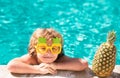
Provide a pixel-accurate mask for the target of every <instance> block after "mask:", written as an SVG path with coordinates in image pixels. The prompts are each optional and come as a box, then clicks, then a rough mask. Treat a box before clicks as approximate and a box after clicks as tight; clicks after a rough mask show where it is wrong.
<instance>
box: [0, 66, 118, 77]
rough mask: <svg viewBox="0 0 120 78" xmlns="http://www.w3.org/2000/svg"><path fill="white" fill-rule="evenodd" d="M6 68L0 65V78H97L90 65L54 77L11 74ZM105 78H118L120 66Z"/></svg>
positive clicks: (59, 72) (59, 73) (62, 72)
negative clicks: (84, 68)
mask: <svg viewBox="0 0 120 78" xmlns="http://www.w3.org/2000/svg"><path fill="white" fill-rule="evenodd" d="M6 67H7V66H6V65H0V73H1V74H0V78H53V77H55V78H99V77H97V76H96V75H95V74H94V73H93V72H92V70H91V65H89V67H88V68H87V69H86V70H84V71H80V72H73V71H58V73H57V74H56V75H50V74H48V75H32V74H12V73H10V72H9V71H8V70H7V68H6ZM107 78H120V65H116V66H115V68H114V70H113V73H112V74H111V76H109V77H107Z"/></svg>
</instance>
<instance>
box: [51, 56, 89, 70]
mask: <svg viewBox="0 0 120 78" xmlns="http://www.w3.org/2000/svg"><path fill="white" fill-rule="evenodd" d="M51 66H52V67H53V68H55V69H57V70H72V71H81V70H84V69H86V68H87V67H88V63H87V61H86V60H83V59H79V58H69V57H67V56H63V57H62V58H61V59H60V61H58V62H55V63H53V64H51Z"/></svg>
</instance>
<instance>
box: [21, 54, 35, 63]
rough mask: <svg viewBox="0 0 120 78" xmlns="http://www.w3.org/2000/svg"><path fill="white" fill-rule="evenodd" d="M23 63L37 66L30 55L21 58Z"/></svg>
mask: <svg viewBox="0 0 120 78" xmlns="http://www.w3.org/2000/svg"><path fill="white" fill-rule="evenodd" d="M20 59H21V61H22V62H24V63H27V64H36V59H35V58H33V57H31V56H30V55H29V54H25V55H23V56H21V57H20Z"/></svg>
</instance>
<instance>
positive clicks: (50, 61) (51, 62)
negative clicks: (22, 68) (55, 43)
mask: <svg viewBox="0 0 120 78" xmlns="http://www.w3.org/2000/svg"><path fill="white" fill-rule="evenodd" d="M42 62H43V63H53V62H54V61H42Z"/></svg>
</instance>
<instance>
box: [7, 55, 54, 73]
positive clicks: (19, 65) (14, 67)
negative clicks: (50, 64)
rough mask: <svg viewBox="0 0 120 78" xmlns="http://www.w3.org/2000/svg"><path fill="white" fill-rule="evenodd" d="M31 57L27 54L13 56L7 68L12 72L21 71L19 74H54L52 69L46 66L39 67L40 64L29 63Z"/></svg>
mask: <svg viewBox="0 0 120 78" xmlns="http://www.w3.org/2000/svg"><path fill="white" fill-rule="evenodd" d="M32 61H33V59H31V58H30V57H29V55H25V56H23V57H20V58H15V59H13V60H11V61H10V62H9V63H8V65H7V68H8V70H9V71H10V72H12V73H21V74H47V73H51V74H54V70H51V69H47V68H43V67H41V68H40V65H31V63H32Z"/></svg>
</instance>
